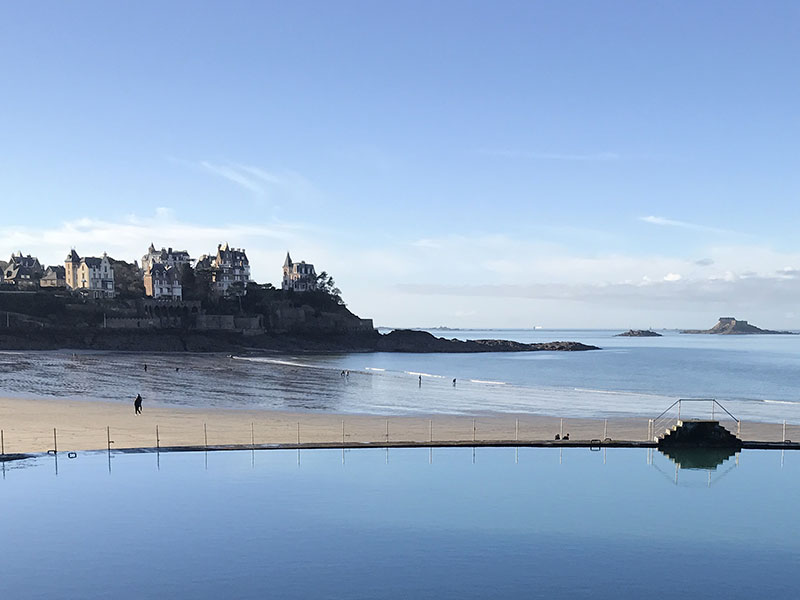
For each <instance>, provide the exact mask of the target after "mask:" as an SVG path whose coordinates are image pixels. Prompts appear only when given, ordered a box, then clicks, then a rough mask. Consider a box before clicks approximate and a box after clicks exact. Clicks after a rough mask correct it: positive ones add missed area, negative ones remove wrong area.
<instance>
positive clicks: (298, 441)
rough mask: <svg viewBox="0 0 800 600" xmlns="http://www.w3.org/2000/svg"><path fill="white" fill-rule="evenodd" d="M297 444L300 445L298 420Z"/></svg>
mask: <svg viewBox="0 0 800 600" xmlns="http://www.w3.org/2000/svg"><path fill="white" fill-rule="evenodd" d="M297 445H298V446H299V445H300V421H298V422H297Z"/></svg>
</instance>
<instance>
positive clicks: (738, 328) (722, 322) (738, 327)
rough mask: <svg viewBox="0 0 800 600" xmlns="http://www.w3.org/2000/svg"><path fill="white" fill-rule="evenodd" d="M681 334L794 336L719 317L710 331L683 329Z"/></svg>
mask: <svg viewBox="0 0 800 600" xmlns="http://www.w3.org/2000/svg"><path fill="white" fill-rule="evenodd" d="M681 333H706V334H714V335H754V334H773V335H777V334H782V335H794V334H793V333H792V332H791V331H773V330H772V329H761V328H759V327H756V326H755V325H750V323H748V322H747V321H740V320H737V319H736V318H735V317H720V318H719V321H717V324H716V325H714V326H713V327H712V328H711V329H684V330H683V331H681Z"/></svg>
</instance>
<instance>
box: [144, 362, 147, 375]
mask: <svg viewBox="0 0 800 600" xmlns="http://www.w3.org/2000/svg"><path fill="white" fill-rule="evenodd" d="M144 372H145V373H147V363H144Z"/></svg>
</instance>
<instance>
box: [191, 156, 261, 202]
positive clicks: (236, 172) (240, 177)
mask: <svg viewBox="0 0 800 600" xmlns="http://www.w3.org/2000/svg"><path fill="white" fill-rule="evenodd" d="M200 166H201V167H203V168H204V169H206V170H207V171H209V172H210V173H213V174H214V175H219V176H220V177H224V178H225V179H227V180H228V181H231V182H233V183H235V184H236V185H239V186H241V187H243V188H244V189H246V190H250V191H251V192H254V193H256V194H259V195H264V192H265V190H264V186H263V185H262V184H260V183H259V182H258V180H257V179H255V178H253V177H251V176H249V175H248V174H247V173H246V172H244V173H243V172H242V171H241V170H240V169H237V168H236V167H233V166H230V165H216V164H213V163H210V162H208V161H205V160H204V161H201V162H200Z"/></svg>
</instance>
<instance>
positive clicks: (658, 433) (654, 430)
mask: <svg viewBox="0 0 800 600" xmlns="http://www.w3.org/2000/svg"><path fill="white" fill-rule="evenodd" d="M684 403H690V404H692V405H693V406H694V405H697V404H700V403H706V404H708V405H709V407H708V409H709V411H710V415H711V420H712V421H716V420H719V421H720V424H722V421H732V425H734V426H735V428H736V434H735V435H736V437H739V436H740V435H741V432H742V422H741V421H740V420H739V419H737V418H736V417H734V416H733V414H732V413H731V412H730V411H729V410H728V409H727V408H725V407H724V406H722V404H720V403H719V402H717V400H716V399H714V398H680V399H678V400H676V401H675V402H673V403H672V404H671V405H670V406H669V408H667V409H666V410H665V411H664V412H662V413H661V414H660V415H658V416H657V417H656V418H655V419H650V435H649V437H650V439H651V440H653V441H658V439H659V438H660V437H662V436H663V435H665V434H666V433H668V432H669V431H670V429H672V427H674V426H676V425H678V424H679V423H680V421H681V413H682V410H683V404H684ZM676 406H677V414H676V413H675V410H674V409H675V407H676ZM717 409H719V411H718V410H717ZM683 416H684V417H685V416H687V415H686V412H685V411H683ZM697 416H698V413H697V412H696V411H693V412H692V413H691V418H696V417H697ZM720 416H721V417H722V418H721V419H720V418H719V417H720ZM703 417H704V418H705V415H703ZM726 424H727V423H726Z"/></svg>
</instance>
